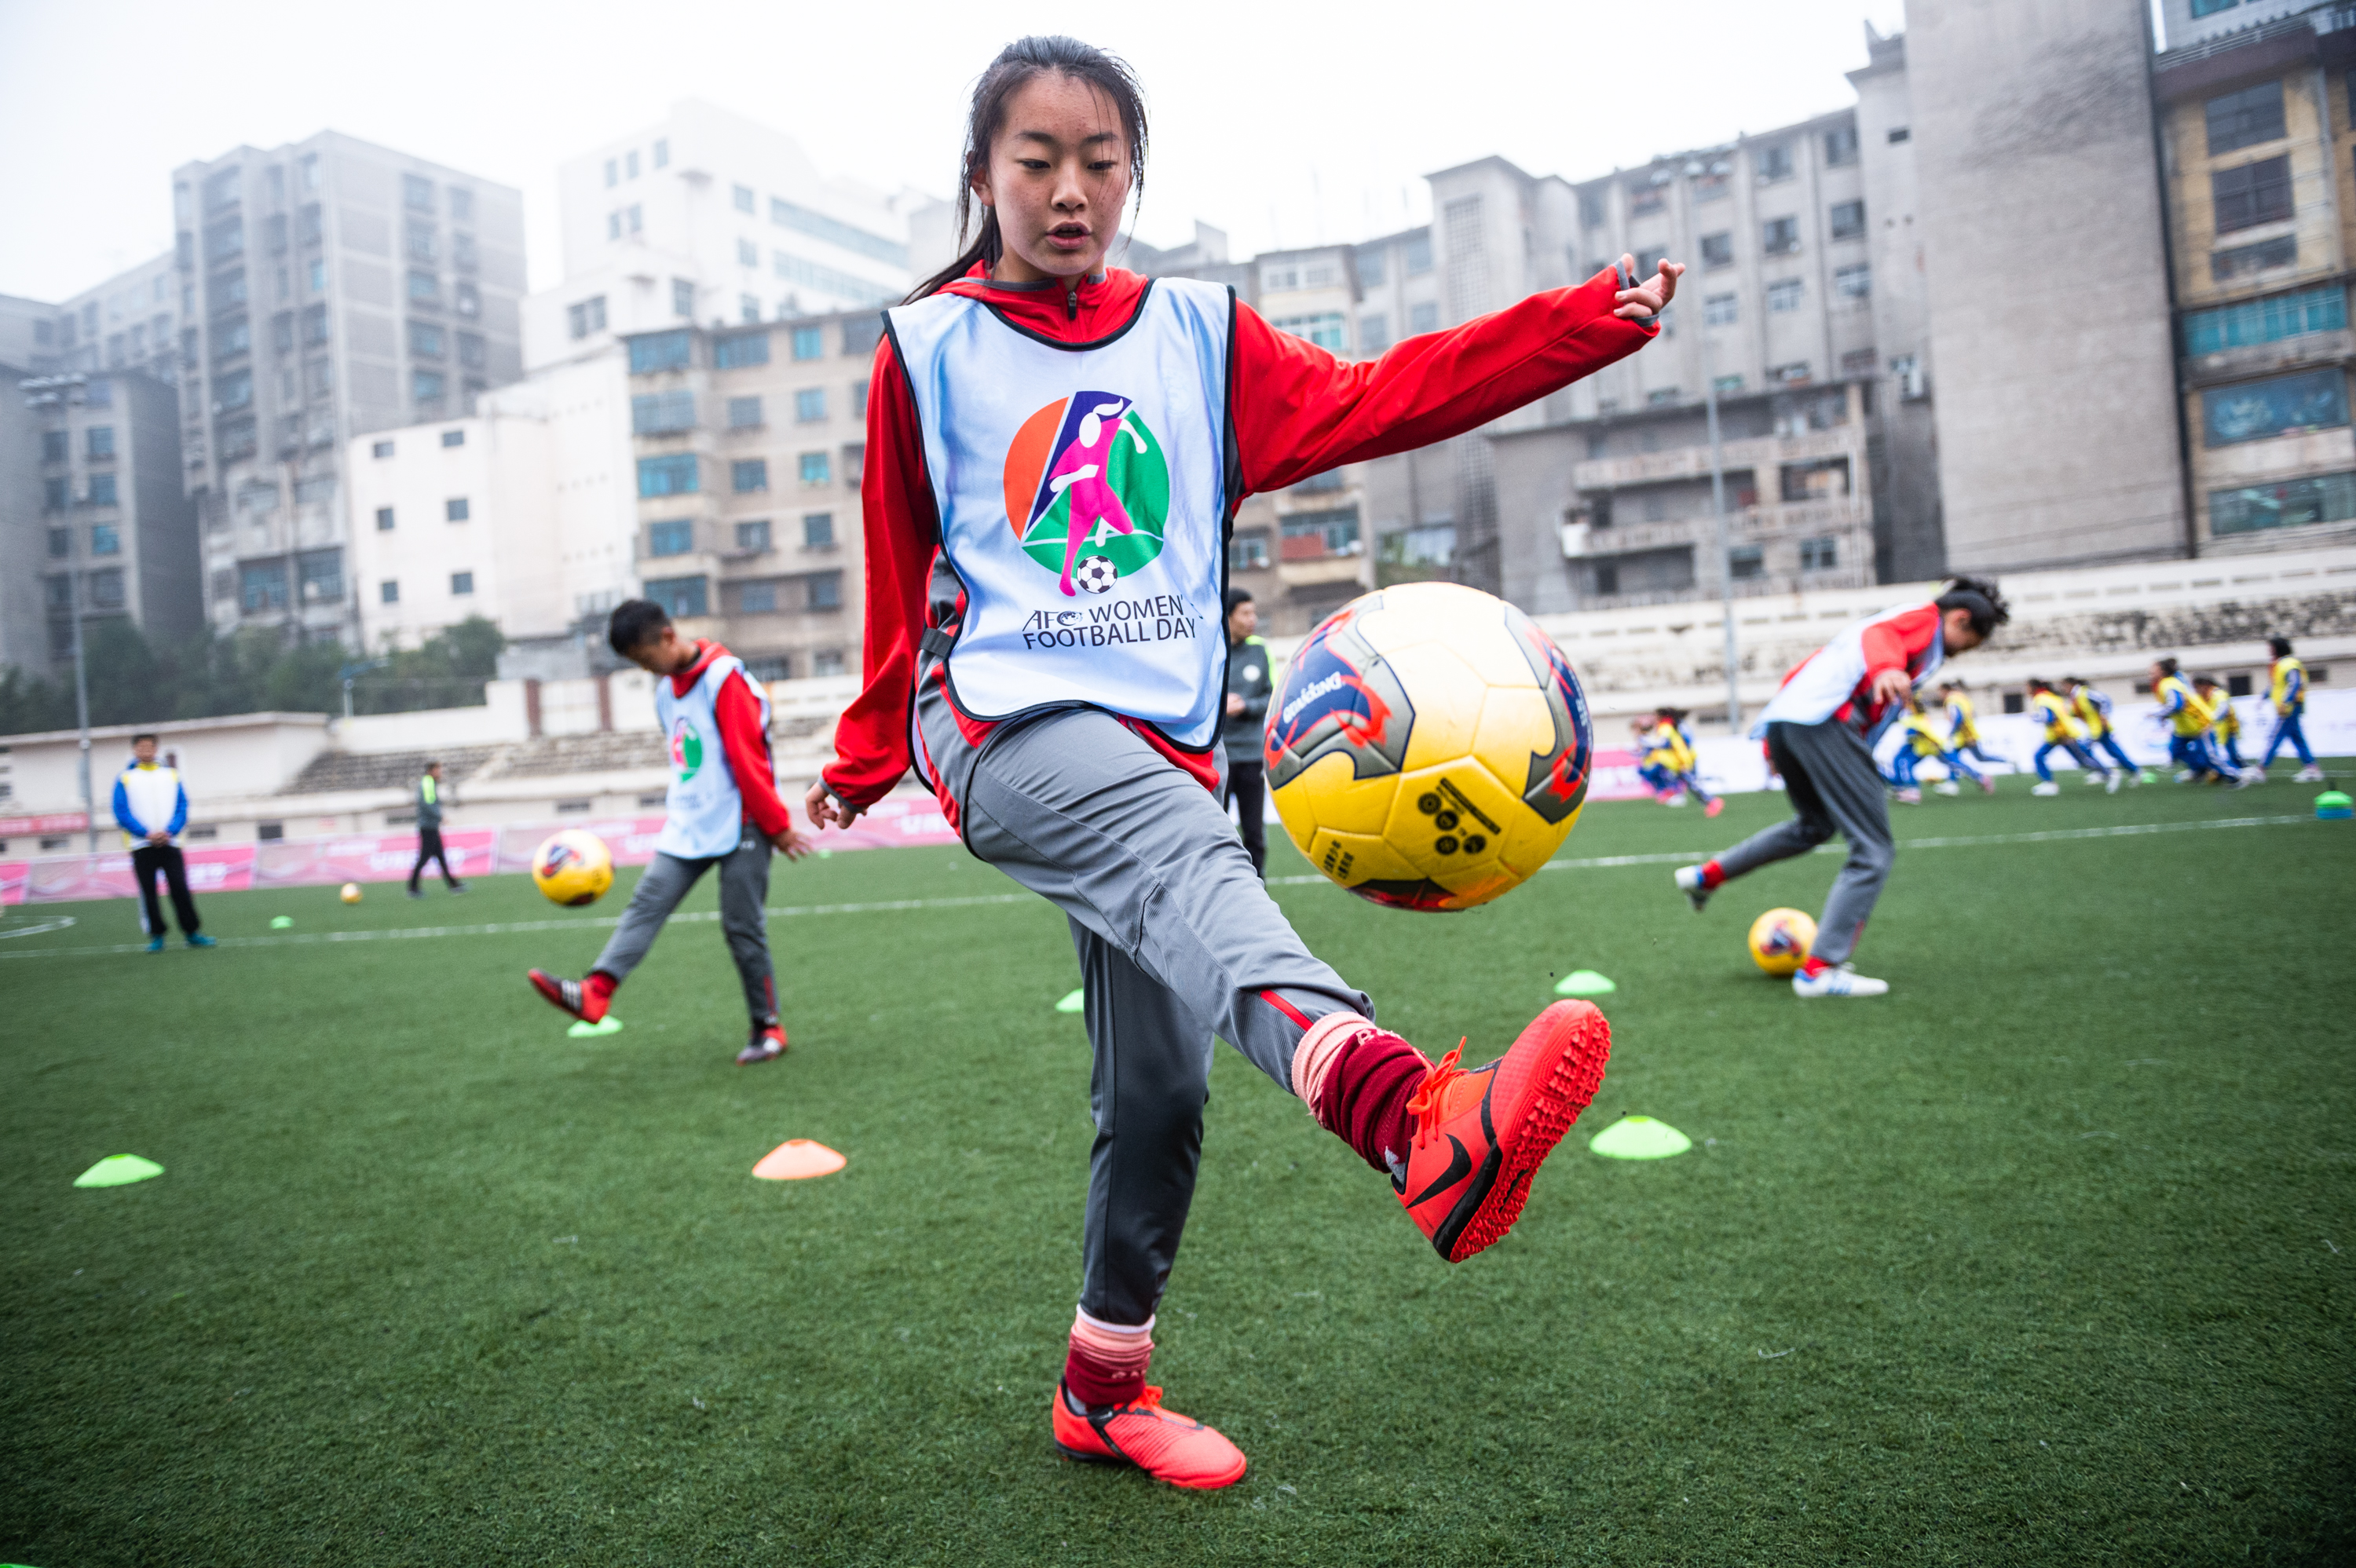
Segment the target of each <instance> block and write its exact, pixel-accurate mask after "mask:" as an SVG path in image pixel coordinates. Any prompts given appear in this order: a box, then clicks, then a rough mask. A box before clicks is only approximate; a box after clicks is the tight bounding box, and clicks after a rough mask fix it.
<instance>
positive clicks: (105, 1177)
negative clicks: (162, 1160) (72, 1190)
mask: <svg viewBox="0 0 2356 1568" xmlns="http://www.w3.org/2000/svg"><path fill="white" fill-rule="evenodd" d="M163 1174H164V1168H163V1167H162V1166H160V1165H157V1164H156V1163H155V1161H154V1160H152V1159H142V1158H140V1157H138V1156H137V1155H135V1154H111V1155H108V1156H107V1157H105V1158H104V1159H102V1160H100V1161H99V1162H98V1163H97V1164H96V1165H93V1166H91V1168H89V1169H88V1170H85V1171H83V1172H82V1173H81V1174H80V1176H77V1177H75V1178H74V1185H75V1186H76V1187H128V1186H129V1185H130V1184H131V1183H133V1182H134V1181H145V1180H146V1179H148V1178H149V1177H151V1176H161V1175H163Z"/></svg>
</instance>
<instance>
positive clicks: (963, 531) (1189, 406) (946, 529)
mask: <svg viewBox="0 0 2356 1568" xmlns="http://www.w3.org/2000/svg"><path fill="white" fill-rule="evenodd" d="M1234 313H1235V300H1234V295H1233V294H1232V293H1230V292H1229V291H1228V290H1226V288H1223V287H1218V286H1215V285H1213V284H1209V283H1198V282H1194V281H1192V280H1185V279H1166V278H1165V279H1157V280H1155V281H1154V282H1153V283H1150V284H1148V285H1147V288H1146V292H1145V297H1144V298H1143V299H1142V300H1141V302H1140V303H1139V304H1138V308H1137V314H1136V315H1135V316H1133V317H1132V318H1131V319H1130V324H1129V325H1127V326H1125V327H1123V328H1122V329H1121V330H1120V331H1119V332H1116V333H1114V334H1113V335H1112V336H1109V337H1106V338H1102V339H1099V340H1098V341H1097V342H1094V343H1086V344H1071V345H1066V344H1062V343H1057V342H1055V341H1052V340H1049V339H1046V338H1042V337H1037V336H1033V335H1032V334H1031V333H1030V332H1028V331H1027V330H1025V329H1023V328H1021V327H1018V326H1014V325H1010V324H1009V323H1007V322H1006V321H1004V320H1002V319H1001V317H1000V316H999V315H998V314H997V313H996V312H995V311H993V310H992V309H991V307H990V306H989V305H987V304H983V303H982V302H980V301H979V300H973V299H968V298H966V297H964V296H963V295H960V294H934V295H932V296H931V297H930V298H928V299H924V300H919V301H918V302H916V304H911V305H901V306H899V307H897V308H895V309H893V310H890V311H887V312H885V313H884V314H885V316H886V318H887V320H888V321H889V323H890V328H891V332H892V337H893V342H894V347H895V348H896V350H897V352H898V356H899V360H900V364H901V366H902V367H903V368H904V369H905V371H906V373H907V377H908V386H909V389H910V391H911V393H912V394H913V395H914V398H915V401H916V415H917V420H918V422H919V423H920V424H921V426H922V427H923V436H924V444H925V467H926V475H927V476H928V478H929V479H930V481H931V484H932V488H933V500H934V504H935V506H936V507H937V508H938V510H939V513H940V526H941V544H942V548H943V549H945V550H946V552H947V553H948V560H949V564H950V565H951V566H952V567H953V568H954V569H955V570H956V571H957V574H958V579H959V581H962V582H963V583H964V585H965V591H966V608H965V618H964V621H963V622H962V624H961V625H960V627H959V629H958V635H957V640H956V643H955V645H954V646H953V647H952V648H951V649H950V650H949V653H948V680H949V692H950V695H951V697H952V698H953V699H955V701H956V702H957V704H958V707H959V708H960V709H963V710H964V711H965V712H967V713H969V714H970V715H972V716H974V717H976V718H980V719H1005V718H1009V717H1012V715H1014V714H1017V713H1020V712H1022V711H1023V710H1024V709H1033V708H1040V707H1044V706H1048V705H1053V704H1069V703H1085V704H1087V705H1089V706H1091V707H1096V708H1102V709H1108V710H1110V711H1112V712H1115V713H1123V714H1127V715H1129V716H1130V717H1132V718H1136V719H1141V720H1145V721H1146V722H1148V723H1150V724H1151V725H1153V726H1155V727H1156V728H1157V729H1159V730H1160V731H1162V733H1163V734H1165V735H1167V736H1168V737H1169V738H1170V739H1171V740H1172V741H1175V742H1176V743H1177V744H1179V745H1180V746H1183V747H1187V748H1190V749H1196V750H1201V749H1206V748H1208V747H1209V746H1210V745H1211V744H1212V742H1213V741H1215V740H1216V739H1217V738H1218V730H1219V716H1220V713H1221V711H1222V709H1223V707H1224V705H1225V699H1226V679H1225V673H1224V672H1225V670H1226V653H1227V645H1226V636H1225V635H1222V627H1223V622H1224V619H1225V616H1224V612H1223V609H1222V605H1221V598H1222V595H1223V594H1224V592H1225V591H1226V519H1227V509H1228V507H1229V505H1230V502H1231V500H1232V499H1233V497H1232V496H1230V494H1229V489H1230V484H1229V480H1228V475H1227V468H1226V453H1227V439H1226V436H1227V428H1226V409H1227V346H1228V342H1229V339H1230V335H1231V332H1232V329H1233V323H1234ZM1157 507H1159V508H1160V511H1161V515H1160V516H1158V517H1157V516H1155V515H1154V513H1155V510H1156V508H1157Z"/></svg>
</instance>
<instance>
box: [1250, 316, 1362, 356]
mask: <svg viewBox="0 0 2356 1568" xmlns="http://www.w3.org/2000/svg"><path fill="white" fill-rule="evenodd" d="M1269 325H1272V326H1274V327H1275V328H1276V329H1277V330H1278V331H1279V332H1289V333H1290V334H1292V336H1295V337H1301V338H1306V339H1308V340H1309V341H1310V342H1312V343H1313V344H1315V345H1317V347H1320V348H1323V349H1324V350H1325V351H1326V352H1328V353H1330V354H1339V353H1341V352H1343V351H1344V349H1345V348H1346V347H1348V346H1349V330H1350V324H1349V319H1348V318H1347V317H1345V316H1344V315H1343V314H1342V313H1341V312H1340V311H1338V310H1328V311H1320V312H1318V313H1317V314H1316V315H1288V316H1280V317H1278V318H1277V319H1276V320H1275V321H1273V322H1271V323H1269Z"/></svg>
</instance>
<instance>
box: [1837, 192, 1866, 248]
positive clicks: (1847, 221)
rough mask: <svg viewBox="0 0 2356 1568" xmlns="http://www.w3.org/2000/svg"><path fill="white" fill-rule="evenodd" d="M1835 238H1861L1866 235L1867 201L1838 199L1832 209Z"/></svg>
mask: <svg viewBox="0 0 2356 1568" xmlns="http://www.w3.org/2000/svg"><path fill="white" fill-rule="evenodd" d="M1832 229H1833V238H1834V239H1836V240H1861V239H1863V238H1864V237H1865V203H1864V202H1862V201H1837V202H1835V203H1833V209H1832Z"/></svg>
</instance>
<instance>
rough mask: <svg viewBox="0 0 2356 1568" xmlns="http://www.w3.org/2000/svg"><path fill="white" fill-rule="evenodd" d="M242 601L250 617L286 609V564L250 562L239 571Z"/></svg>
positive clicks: (265, 561)
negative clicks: (268, 611) (264, 612)
mask: <svg viewBox="0 0 2356 1568" xmlns="http://www.w3.org/2000/svg"><path fill="white" fill-rule="evenodd" d="M238 580H239V584H240V593H239V597H240V600H241V603H242V605H243V607H244V610H245V613H247V614H249V615H252V614H258V613H262V612H263V611H267V610H284V609H285V608H286V563H285V561H284V560H249V561H246V562H244V563H242V564H241V566H240V567H239V569H238Z"/></svg>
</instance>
